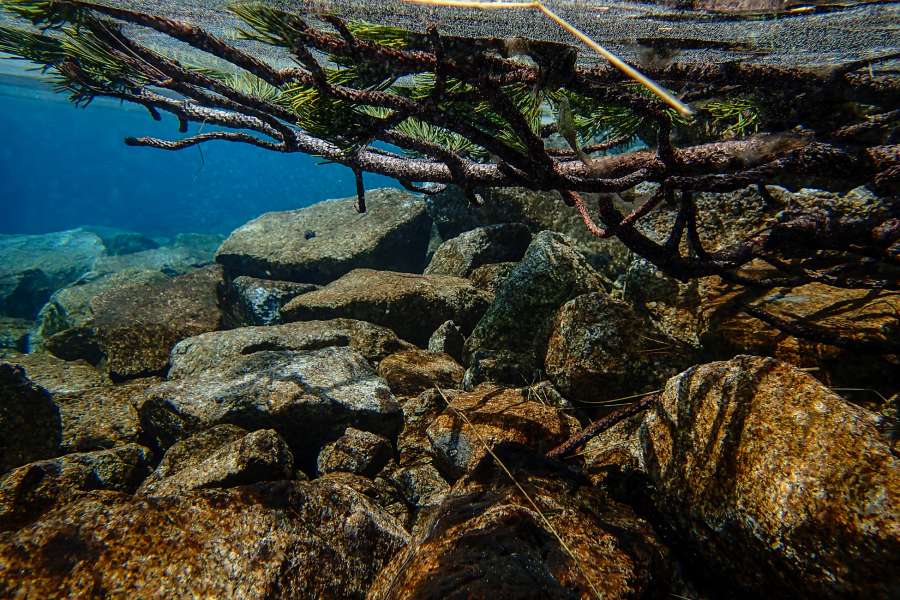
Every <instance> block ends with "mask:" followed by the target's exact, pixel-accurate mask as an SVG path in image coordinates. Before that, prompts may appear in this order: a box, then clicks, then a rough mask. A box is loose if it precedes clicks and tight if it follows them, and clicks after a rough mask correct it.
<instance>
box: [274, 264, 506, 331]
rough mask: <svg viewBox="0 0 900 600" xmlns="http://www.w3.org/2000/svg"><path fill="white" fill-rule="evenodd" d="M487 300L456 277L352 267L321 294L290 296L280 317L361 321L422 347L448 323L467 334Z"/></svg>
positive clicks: (466, 282) (489, 298) (287, 319)
mask: <svg viewBox="0 0 900 600" xmlns="http://www.w3.org/2000/svg"><path fill="white" fill-rule="evenodd" d="M490 301H491V297H490V295H488V294H487V293H485V292H483V291H481V290H478V289H476V288H475V287H473V286H472V284H471V283H470V282H469V281H468V280H467V279H462V278H459V277H450V276H447V275H413V274H410V273H396V272H392V271H372V270H370V269H356V270H355V271H351V272H350V273H348V274H346V275H344V276H343V277H341V278H340V279H338V280H337V281H334V282H332V283H330V284H329V285H326V286H325V287H323V288H322V289H321V290H317V291H315V292H310V293H308V294H303V295H302V296H298V297H296V298H294V299H293V300H292V301H291V302H289V303H288V304H287V306H285V307H284V309H283V310H282V315H283V317H284V319H285V320H286V321H309V320H314V319H335V318H339V317H346V318H351V319H360V320H362V321H369V322H371V323H376V324H378V325H383V326H385V327H388V328H390V329H392V330H393V331H395V332H396V333H397V335H399V336H400V337H401V338H403V339H405V340H408V341H410V342H413V343H414V344H416V345H419V346H424V345H426V344H427V343H428V338H429V336H431V333H432V332H433V331H434V330H435V329H437V327H438V326H439V325H440V324H441V323H443V322H444V321H447V320H452V321H453V322H454V323H457V324H458V325H459V326H460V327H461V328H462V330H463V331H464V332H468V331H471V330H472V327H474V326H475V323H476V322H477V321H478V319H479V318H481V315H482V314H483V313H484V311H485V310H486V309H487V307H488V305H489V304H490Z"/></svg>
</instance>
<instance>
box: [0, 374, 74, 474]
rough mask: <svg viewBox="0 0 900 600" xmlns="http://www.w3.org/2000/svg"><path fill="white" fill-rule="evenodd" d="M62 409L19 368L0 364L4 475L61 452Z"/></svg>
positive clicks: (0, 455) (1, 465) (0, 452)
mask: <svg viewBox="0 0 900 600" xmlns="http://www.w3.org/2000/svg"><path fill="white" fill-rule="evenodd" d="M60 438H61V424H60V417H59V407H58V406H57V405H56V404H54V403H53V398H52V397H51V396H50V394H49V393H48V392H47V390H45V389H44V388H42V387H40V386H39V385H36V384H35V383H34V382H32V381H30V380H29V379H28V376H27V375H26V373H25V369H23V368H22V367H20V366H18V365H10V364H7V363H0V473H3V472H5V471H8V470H9V469H12V468H15V467H18V466H20V465H24V464H26V463H30V462H34V461H38V460H42V459H45V458H52V457H54V456H57V455H58V453H59V443H60Z"/></svg>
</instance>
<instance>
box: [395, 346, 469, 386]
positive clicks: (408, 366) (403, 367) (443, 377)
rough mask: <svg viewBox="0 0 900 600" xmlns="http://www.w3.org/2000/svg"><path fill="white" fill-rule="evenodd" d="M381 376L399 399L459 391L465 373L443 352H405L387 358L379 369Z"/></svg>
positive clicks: (414, 350)
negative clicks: (429, 391) (428, 392)
mask: <svg viewBox="0 0 900 600" xmlns="http://www.w3.org/2000/svg"><path fill="white" fill-rule="evenodd" d="M378 374H379V375H381V376H382V377H384V379H385V380H386V381H387V382H388V385H389V386H391V391H392V392H394V394H396V395H398V396H415V395H418V394H419V393H421V392H423V391H424V390H427V389H431V388H434V387H438V388H441V389H447V388H458V387H459V385H460V384H461V383H462V379H463V375H465V369H463V368H462V367H461V366H460V365H459V363H457V362H456V361H455V360H453V359H452V358H451V357H450V355H448V354H444V353H443V352H430V351H428V350H419V349H418V348H416V349H413V350H404V351H402V352H396V353H394V354H391V355H390V356H388V357H387V358H385V359H384V360H383V361H381V363H380V364H379V365H378Z"/></svg>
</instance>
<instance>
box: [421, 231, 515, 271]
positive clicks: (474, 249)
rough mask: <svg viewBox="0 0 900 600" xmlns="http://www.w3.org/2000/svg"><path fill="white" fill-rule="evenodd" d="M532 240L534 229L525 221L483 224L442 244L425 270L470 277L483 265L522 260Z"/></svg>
mask: <svg viewBox="0 0 900 600" xmlns="http://www.w3.org/2000/svg"><path fill="white" fill-rule="evenodd" d="M529 243H531V232H530V231H529V230H528V227H526V226H525V225H523V224H522V223H502V224H499V225H489V226H487V227H479V228H478V229H473V230H472V231H466V232H464V233H461V234H459V235H458V236H456V237H455V238H453V239H450V240H447V241H446V242H444V243H443V244H441V245H440V247H438V249H437V251H436V252H435V253H434V257H432V259H431V262H430V263H429V264H428V267H426V268H425V274H426V275H453V276H455V277H468V276H469V275H470V274H471V273H472V271H474V270H475V269H477V268H478V267H480V266H482V265H486V264H491V263H501V262H515V261H518V260H519V259H521V258H522V255H524V254H525V249H526V248H528V244H529Z"/></svg>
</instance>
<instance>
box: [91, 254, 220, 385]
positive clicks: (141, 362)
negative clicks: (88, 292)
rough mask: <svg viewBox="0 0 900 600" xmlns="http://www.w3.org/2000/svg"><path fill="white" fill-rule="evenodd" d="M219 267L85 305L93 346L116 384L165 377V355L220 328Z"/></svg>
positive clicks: (122, 291)
mask: <svg viewBox="0 0 900 600" xmlns="http://www.w3.org/2000/svg"><path fill="white" fill-rule="evenodd" d="M221 280H222V271H221V268H219V267H209V268H206V269H201V270H198V271H195V272H194V273H190V274H188V275H182V276H179V277H175V278H174V279H170V280H167V281H163V282H159V283H155V284H153V283H151V284H137V285H133V286H128V287H123V288H118V289H115V290H110V291H108V292H104V293H102V294H100V295H99V296H97V297H95V298H94V299H93V300H92V301H91V307H92V309H93V311H94V319H93V327H94V329H95V331H96V338H97V342H98V345H99V346H100V348H101V349H102V350H103V353H104V354H105V355H106V361H107V368H108V370H109V374H110V376H111V377H113V378H116V379H121V378H129V377H139V376H146V375H150V374H155V373H161V372H163V371H165V369H166V367H167V365H168V363H169V351H170V350H171V349H172V347H173V346H174V345H175V344H176V343H177V342H178V341H179V340H183V339H184V338H187V337H191V336H194V335H197V334H200V333H204V332H206V331H214V330H216V329H219V328H220V327H221V325H222V313H221V311H220V310H219V303H218V289H219V285H220V283H221Z"/></svg>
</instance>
